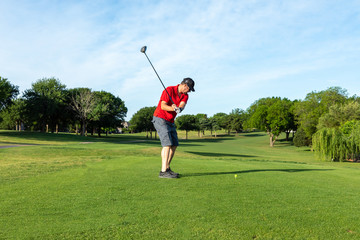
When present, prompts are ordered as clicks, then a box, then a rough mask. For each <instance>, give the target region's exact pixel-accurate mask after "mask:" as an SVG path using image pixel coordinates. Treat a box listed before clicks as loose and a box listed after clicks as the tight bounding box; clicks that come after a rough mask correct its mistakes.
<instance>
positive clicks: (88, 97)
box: [71, 88, 97, 136]
mask: <svg viewBox="0 0 360 240" xmlns="http://www.w3.org/2000/svg"><path fill="white" fill-rule="evenodd" d="M72 92H73V93H72V96H71V108H72V109H73V110H74V112H75V114H76V116H77V118H78V119H79V120H80V121H81V123H82V130H81V135H82V136H85V135H87V131H86V129H87V124H88V122H89V121H90V120H91V119H92V115H93V112H94V109H95V107H96V104H97V102H96V98H95V94H94V93H93V92H91V90H90V89H88V88H78V89H76V90H73V91H72Z"/></svg>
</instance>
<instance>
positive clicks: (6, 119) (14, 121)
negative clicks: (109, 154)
mask: <svg viewBox="0 0 360 240" xmlns="http://www.w3.org/2000/svg"><path fill="white" fill-rule="evenodd" d="M25 106H26V105H25V101H24V99H15V100H13V102H12V104H11V105H8V107H7V108H5V109H4V110H3V111H1V112H0V118H1V119H2V121H1V125H0V127H1V128H3V129H15V130H18V131H20V130H21V124H22V123H24V122H25V121H26V120H25Z"/></svg>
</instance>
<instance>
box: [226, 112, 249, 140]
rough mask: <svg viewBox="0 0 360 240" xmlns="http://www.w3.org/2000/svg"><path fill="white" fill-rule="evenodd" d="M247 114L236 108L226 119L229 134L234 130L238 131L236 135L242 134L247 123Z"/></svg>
mask: <svg viewBox="0 0 360 240" xmlns="http://www.w3.org/2000/svg"><path fill="white" fill-rule="evenodd" d="M246 117H247V116H246V113H245V111H244V110H242V109H239V108H235V109H233V110H232V111H231V113H230V114H228V115H227V116H226V117H225V121H226V124H225V128H226V129H227V130H228V134H230V132H231V131H232V130H234V131H236V133H238V132H241V131H242V130H243V124H244V122H245V121H246Z"/></svg>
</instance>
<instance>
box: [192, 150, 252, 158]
mask: <svg viewBox="0 0 360 240" xmlns="http://www.w3.org/2000/svg"><path fill="white" fill-rule="evenodd" d="M185 152H187V153H191V154H196V155H200V156H204V157H243V158H244V157H257V156H253V155H243V154H229V153H207V152H192V151H185Z"/></svg>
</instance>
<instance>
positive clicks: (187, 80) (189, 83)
mask: <svg viewBox="0 0 360 240" xmlns="http://www.w3.org/2000/svg"><path fill="white" fill-rule="evenodd" d="M181 83H182V84H184V83H185V84H186V85H187V86H188V87H189V89H190V91H191V92H195V89H194V86H195V82H194V80H192V79H191V78H184V80H183V81H182V82H181Z"/></svg>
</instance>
